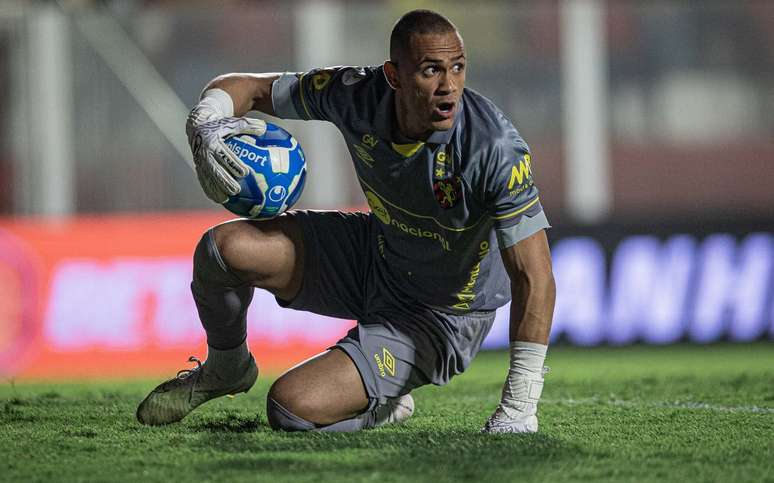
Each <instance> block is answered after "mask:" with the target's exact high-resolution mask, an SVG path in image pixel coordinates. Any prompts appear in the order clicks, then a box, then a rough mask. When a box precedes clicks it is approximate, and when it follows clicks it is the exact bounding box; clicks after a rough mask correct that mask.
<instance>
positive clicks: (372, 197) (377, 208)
mask: <svg viewBox="0 0 774 483" xmlns="http://www.w3.org/2000/svg"><path fill="white" fill-rule="evenodd" d="M365 195H366V201H368V206H369V207H370V208H371V211H372V212H373V214H374V215H376V217H377V218H379V220H380V221H381V222H382V223H384V224H385V225H389V224H390V213H389V212H388V211H387V208H385V207H384V203H382V200H380V199H379V197H378V196H376V194H375V193H374V192H373V191H366V194H365Z"/></svg>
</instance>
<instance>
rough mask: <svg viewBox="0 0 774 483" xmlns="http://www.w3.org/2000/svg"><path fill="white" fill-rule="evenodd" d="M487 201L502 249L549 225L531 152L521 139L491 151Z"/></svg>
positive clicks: (510, 141)
mask: <svg viewBox="0 0 774 483" xmlns="http://www.w3.org/2000/svg"><path fill="white" fill-rule="evenodd" d="M489 166H490V167H491V168H492V171H491V172H490V173H489V176H488V183H487V188H486V202H487V205H488V208H489V210H490V213H491V216H492V219H493V220H494V229H495V234H496V235H497V243H498V245H499V247H500V249H505V248H508V247H509V246H512V245H515V244H516V243H518V242H519V241H521V240H523V239H525V238H527V237H529V236H530V235H533V234H534V233H536V232H538V231H539V230H541V229H544V228H550V226H551V225H549V223H548V219H547V218H546V215H545V213H544V212H543V207H542V206H541V205H540V196H539V192H538V189H537V186H535V181H534V178H533V171H532V169H533V162H532V155H531V154H530V153H529V149H528V148H527V145H526V144H525V143H524V142H523V141H521V140H520V138H519V139H516V140H513V139H511V140H509V141H508V142H507V143H503V144H502V145H500V146H497V147H496V148H495V149H494V150H493V151H492V159H490V160H489Z"/></svg>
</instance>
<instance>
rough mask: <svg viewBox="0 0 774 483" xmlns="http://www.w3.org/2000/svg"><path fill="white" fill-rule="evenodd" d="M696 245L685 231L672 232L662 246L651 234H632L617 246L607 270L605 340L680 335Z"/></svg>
mask: <svg viewBox="0 0 774 483" xmlns="http://www.w3.org/2000/svg"><path fill="white" fill-rule="evenodd" d="M695 245H696V242H695V241H694V239H693V238H692V237H690V236H675V237H672V238H671V239H669V240H668V241H667V242H666V243H664V244H663V245H662V243H661V242H660V241H659V240H658V238H656V237H654V236H634V237H630V238H627V239H625V240H624V241H623V242H621V244H620V245H618V248H617V249H616V251H615V255H614V257H613V260H612V267H613V271H612V273H611V275H610V299H611V300H610V314H609V322H608V331H607V338H608V340H609V341H610V342H612V343H614V344H629V343H631V342H634V341H635V340H636V339H637V338H638V337H642V338H644V339H645V340H646V341H647V342H652V343H657V344H658V343H662V344H663V343H669V342H675V341H676V340H678V339H680V337H681V336H682V335H683V332H684V328H683V326H682V317H683V315H684V309H685V307H684V302H685V300H686V295H687V294H688V287H689V282H690V275H691V269H692V268H693V253H694V252H695Z"/></svg>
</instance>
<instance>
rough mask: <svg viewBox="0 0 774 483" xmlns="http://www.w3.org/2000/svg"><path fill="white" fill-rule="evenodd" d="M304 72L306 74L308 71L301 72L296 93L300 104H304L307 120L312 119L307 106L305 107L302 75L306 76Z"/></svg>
mask: <svg viewBox="0 0 774 483" xmlns="http://www.w3.org/2000/svg"><path fill="white" fill-rule="evenodd" d="M306 74H308V72H304V73H303V74H301V77H299V79H298V94H299V95H300V96H301V105H302V106H304V111H306V118H307V120H313V118H312V114H311V113H310V112H309V108H308V107H306V98H305V97H304V77H306Z"/></svg>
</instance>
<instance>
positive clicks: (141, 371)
mask: <svg viewBox="0 0 774 483" xmlns="http://www.w3.org/2000/svg"><path fill="white" fill-rule="evenodd" d="M226 219H228V215H225V214H223V215H221V214H218V213H174V214H164V215H125V216H111V217H93V218H87V217H80V218H76V219H71V220H46V219H6V220H0V376H3V377H14V378H22V379H25V378H82V377H123V376H139V375H158V374H165V373H174V372H175V371H176V370H178V369H181V368H183V367H184V366H185V365H186V359H187V357H188V356H189V355H198V356H199V357H201V358H204V357H205V356H206V345H205V338H204V331H203V329H202V328H201V325H200V323H199V319H198V316H197V314H196V307H195V305H194V302H193V298H192V296H191V293H190V288H189V287H190V282H191V273H192V263H191V256H192V253H193V250H194V247H195V246H196V243H197V242H198V240H199V238H200V237H201V235H202V233H203V232H204V231H205V230H206V229H207V228H208V227H210V226H212V225H214V224H216V223H219V222H221V221H225V220H226ZM353 324H354V322H352V321H346V320H338V319H331V318H327V317H320V316H315V315H312V314H308V313H303V312H297V311H293V310H286V309H280V308H279V306H278V305H277V304H276V302H275V301H274V298H273V297H272V296H271V295H270V294H268V293H266V292H263V291H260V290H257V291H256V294H255V298H254V300H253V303H252V305H251V309H250V311H249V312H248V327H249V335H248V341H249V344H250V347H251V349H252V351H253V353H254V354H255V356H256V359H257V360H258V363H259V365H260V366H261V368H262V369H264V370H267V369H268V370H269V371H275V372H276V371H279V370H282V369H285V368H287V367H290V366H291V365H292V364H294V363H296V362H300V361H301V360H303V359H305V358H307V357H309V356H311V355H313V354H316V353H318V352H320V351H321V350H324V349H325V348H327V347H328V346H329V345H330V344H332V343H334V342H335V341H336V340H338V338H340V337H341V336H342V335H343V334H345V333H346V331H347V330H348V329H349V328H350V327H351V326H352V325H353Z"/></svg>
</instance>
